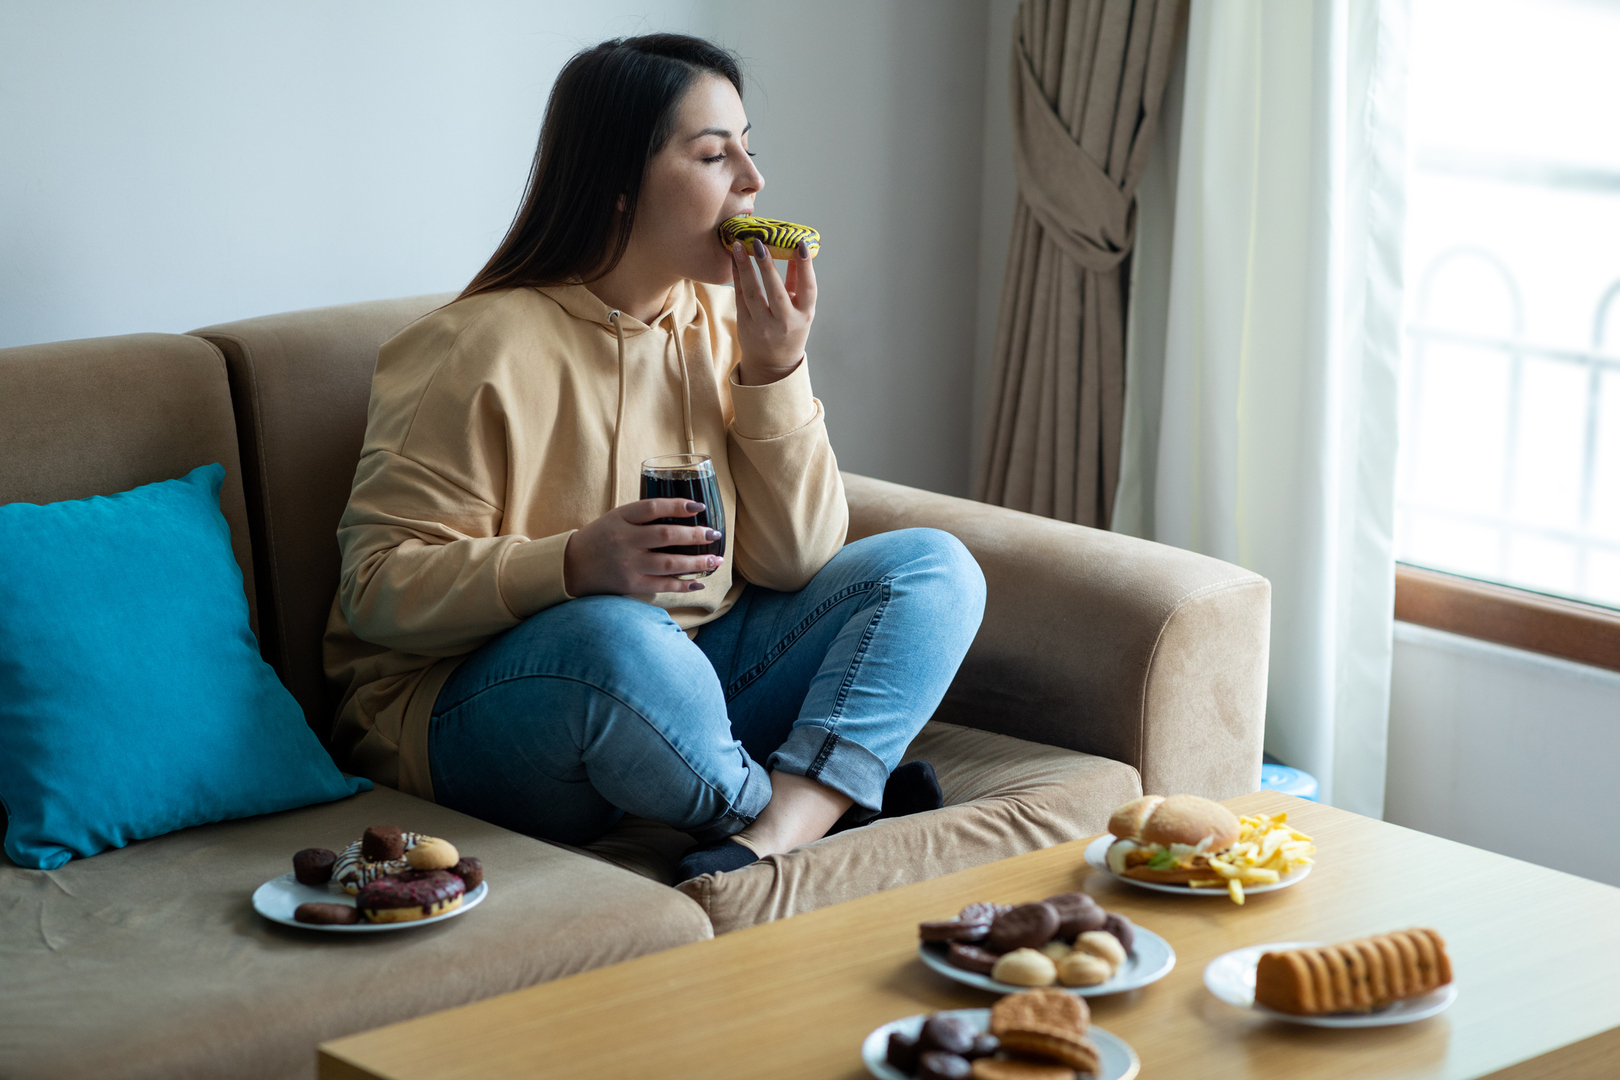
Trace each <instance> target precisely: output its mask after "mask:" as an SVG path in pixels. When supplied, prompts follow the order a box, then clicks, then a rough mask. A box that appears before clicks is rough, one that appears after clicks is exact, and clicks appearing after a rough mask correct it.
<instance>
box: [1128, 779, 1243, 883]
mask: <svg viewBox="0 0 1620 1080" xmlns="http://www.w3.org/2000/svg"><path fill="white" fill-rule="evenodd" d="M1108 831H1109V832H1111V833H1113V834H1114V836H1115V837H1116V839H1115V840H1114V842H1113V843H1112V844H1110V845H1109V847H1108V869H1110V870H1112V871H1113V872H1114V873H1116V874H1119V875H1120V876H1121V877H1129V878H1138V879H1140V880H1142V881H1159V882H1164V883H1165V884H1180V885H1185V884H1186V883H1187V882H1189V881H1193V880H1196V879H1199V878H1209V877H1211V876H1213V875H1214V871H1213V870H1211V869H1210V866H1209V857H1210V856H1211V855H1219V854H1220V853H1222V852H1223V851H1225V850H1226V849H1227V848H1229V847H1231V846H1232V845H1233V844H1235V843H1237V840H1238V835H1239V833H1240V832H1241V831H1242V826H1241V825H1240V824H1239V823H1238V819H1237V815H1235V814H1233V813H1232V811H1230V810H1228V809H1227V808H1226V807H1224V806H1222V805H1221V804H1220V803H1218V802H1212V801H1211V800H1209V799H1201V798H1199V797H1198V796H1197V795H1171V796H1170V797H1168V798H1166V797H1165V796H1163V795H1147V796H1144V797H1143V798H1140V799H1133V800H1131V801H1130V802H1128V803H1126V804H1125V805H1124V806H1122V807H1120V808H1119V809H1118V810H1115V811H1114V815H1113V816H1112V817H1110V818H1109V819H1108Z"/></svg>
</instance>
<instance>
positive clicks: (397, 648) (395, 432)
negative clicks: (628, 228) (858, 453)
mask: <svg viewBox="0 0 1620 1080" xmlns="http://www.w3.org/2000/svg"><path fill="white" fill-rule="evenodd" d="M618 322H619V328H620V329H622V335H623V336H622V339H621V338H620V336H619V331H618V330H616V329H615V326H614V322H613V321H612V320H610V318H609V310H608V308H607V306H606V305H605V304H603V303H602V301H601V300H599V299H597V297H596V296H595V295H594V294H593V293H591V292H590V290H588V289H586V288H584V287H583V286H578V285H573V286H561V287H556V288H545V289H528V288H524V289H509V290H503V291H500V292H494V293H485V294H482V295H479V296H474V297H470V298H468V299H466V300H458V301H456V302H455V303H452V304H449V305H447V306H446V307H443V308H440V309H438V310H437V311H434V312H432V313H430V314H428V315H426V316H424V317H423V318H421V319H418V320H417V321H416V322H414V323H412V324H411V325H410V326H408V327H406V328H405V329H404V330H402V331H401V332H400V333H399V334H397V335H396V336H395V337H394V338H392V339H391V340H390V341H388V342H387V343H386V344H384V345H383V347H382V349H381V351H380V352H379V354H378V357H377V371H376V374H375V376H374V377H373V378H372V384H371V404H370V408H369V411H368V414H367V419H366V439H365V444H364V446H363V448H362V450H361V455H360V463H359V465H358V466H357V467H356V469H355V474H354V487H353V489H352V491H351V493H350V495H349V505H348V507H347V509H345V510H344V512H343V519H342V521H341V522H340V523H339V525H338V546H339V547H340V548H341V549H342V552H343V571H342V577H341V579H340V582H339V585H338V593H337V597H336V598H335V599H334V601H333V603H332V613H331V616H330V618H329V619H328V622H327V629H326V642H325V657H326V673H327V676H328V678H330V679H331V680H332V682H333V684H334V687H335V689H336V690H337V691H338V692H339V693H341V695H342V704H341V706H340V707H339V711H338V718H337V726H336V728H335V729H334V732H333V750H334V751H335V753H336V754H337V756H338V760H339V761H340V762H343V763H345V764H346V765H347V766H348V767H349V768H350V769H352V770H354V771H355V772H357V773H360V774H361V775H363V776H367V777H370V778H371V779H372V780H375V781H377V782H378V783H382V784H387V785H389V786H391V787H397V788H399V789H400V790H402V791H405V792H408V793H409V794H412V795H419V796H422V797H424V798H432V797H433V784H432V780H431V776H430V773H429V771H428V753H427V748H428V738H427V729H428V718H429V716H430V715H431V713H432V709H433V702H434V699H435V698H436V697H437V696H438V693H439V690H440V688H441V687H442V686H443V685H444V682H445V679H446V678H447V677H448V676H449V674H450V672H451V671H452V670H453V669H454V667H455V665H456V664H457V663H458V662H459V661H460V659H461V658H463V657H464V656H466V654H467V653H469V652H471V651H473V650H474V649H476V648H477V647H478V646H480V645H482V644H483V643H484V642H485V641H488V640H489V639H490V638H491V637H493V636H494V635H496V634H499V633H500V632H501V631H503V630H506V629H509V628H510V627H513V626H515V625H517V624H518V623H519V622H521V621H522V620H524V619H526V618H528V617H529V616H530V615H533V614H535V613H536V612H539V611H543V610H545V609H546V608H548V607H551V606H552V605H553V604H560V603H563V602H564V601H566V600H569V599H571V597H570V596H569V595H568V593H567V591H566V590H565V589H564V588H563V549H564V547H565V546H566V545H567V543H568V538H569V536H570V535H572V533H573V531H574V530H576V529H578V528H580V527H581V526H583V525H586V524H588V523H589V522H591V521H594V520H595V519H596V518H598V517H600V516H602V515H603V514H605V513H606V512H607V511H609V510H611V509H612V508H613V507H615V506H620V505H623V504H624V503H627V502H634V501H635V500H636V499H638V498H640V466H641V462H642V461H643V460H645V459H647V458H650V457H659V456H662V455H665V454H680V453H687V452H689V450H694V451H695V452H697V453H700V454H708V455H709V456H711V457H712V458H713V459H714V465H715V472H716V474H717V478H718V480H719V483H720V491H721V494H722V496H723V497H724V500H725V504H726V519H727V526H728V528H727V531H726V532H727V539H726V544H727V551H726V560H725V562H723V563H722V564H721V566H720V569H718V570H716V571H715V572H714V574H713V575H712V576H711V577H709V578H708V579H707V580H706V582H705V584H706V585H707V586H708V587H707V589H706V590H705V591H703V592H699V593H695V594H694V593H659V594H658V595H656V596H642V597H638V599H642V600H645V601H647V602H648V603H650V604H655V605H657V606H658V607H662V608H665V609H667V610H668V611H669V613H670V614H671V616H673V617H674V619H675V621H676V622H677V623H679V624H680V625H681V626H683V627H686V628H688V629H691V628H694V627H698V626H701V625H703V624H704V623H706V622H709V621H711V620H713V619H716V618H719V617H720V616H721V615H723V614H724V613H725V612H726V611H727V610H728V609H729V608H730V607H731V605H732V604H733V603H734V602H735V601H736V599H737V596H738V594H739V593H740V592H741V590H742V588H743V584H744V580H745V579H746V580H747V581H751V582H754V583H756V584H759V585H763V586H765V587H767V588H771V589H777V590H781V591H792V590H797V589H800V588H803V587H804V585H805V584H806V583H807V582H809V580H810V579H811V578H812V577H813V576H814V575H815V574H816V572H817V571H818V570H820V569H821V568H822V567H823V566H824V565H826V563H827V560H828V559H830V558H832V557H833V555H834V554H836V553H837V552H838V549H839V548H840V547H841V546H842V544H843V542H844V534H845V532H846V529H847V525H848V508H847V506H846V505H845V502H844V489H843V483H842V481H841V480H840V479H839V475H838V465H837V462H836V460H835V459H834V457H833V452H832V447H831V446H830V445H829V444H828V442H827V430H826V426H825V425H824V423H823V421H822V410H821V403H820V402H819V401H817V400H816V399H815V398H813V397H812V396H811V394H810V376H809V373H808V372H807V370H806V365H805V364H803V363H801V364H800V365H799V367H798V368H797V369H795V370H794V372H793V373H792V374H790V375H788V376H786V377H785V378H783V379H781V380H780V381H778V382H775V383H772V384H770V385H768V386H742V385H740V384H739V383H738V382H737V381H736V380H735V377H734V372H735V369H736V366H737V362H738V359H739V357H740V350H739V346H738V343H737V319H736V301H735V297H734V296H733V294H732V291H731V289H729V288H725V287H721V286H710V285H697V284H694V283H692V282H683V283H682V284H681V285H679V286H678V287H677V288H676V289H675V290H674V292H673V293H672V294H671V296H670V300H669V302H668V303H667V305H666V306H665V309H664V311H663V312H661V313H660V314H659V316H658V317H657V318H656V319H655V320H653V324H652V325H651V326H648V325H646V324H645V323H642V322H640V321H638V320H636V319H634V318H632V317H630V316H628V315H621V316H620V318H619V320H618Z"/></svg>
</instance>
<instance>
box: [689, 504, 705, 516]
mask: <svg viewBox="0 0 1620 1080" xmlns="http://www.w3.org/2000/svg"><path fill="white" fill-rule="evenodd" d="M702 510H703V504H702V503H700V502H689V503H687V504H686V512H687V513H688V514H697V513H701V512H702Z"/></svg>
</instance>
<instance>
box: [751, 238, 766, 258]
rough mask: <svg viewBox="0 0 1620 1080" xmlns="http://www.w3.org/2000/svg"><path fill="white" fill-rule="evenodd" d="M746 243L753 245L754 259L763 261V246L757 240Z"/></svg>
mask: <svg viewBox="0 0 1620 1080" xmlns="http://www.w3.org/2000/svg"><path fill="white" fill-rule="evenodd" d="M748 242H749V244H751V245H753V252H754V257H755V258H756V259H763V258H764V257H765V245H764V244H762V243H760V242H759V241H758V240H750V241H748Z"/></svg>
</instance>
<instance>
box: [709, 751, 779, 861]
mask: <svg viewBox="0 0 1620 1080" xmlns="http://www.w3.org/2000/svg"><path fill="white" fill-rule="evenodd" d="M739 752H740V751H739ZM742 757H743V761H744V762H745V763H746V764H747V767H748V775H747V776H746V777H744V778H743V785H742V790H741V791H739V792H737V798H736V799H735V800H734V801H733V802H732V804H731V805H730V806H729V807H727V808H726V812H725V813H723V814H721V815H720V816H719V817H718V818H716V819H715V820H713V821H711V822H709V824H707V825H704V826H703V827H701V828H697V829H692V830H690V832H691V836H692V839H694V840H696V841H697V842H698V843H700V844H712V843H715V842H716V841H718V840H724V839H725V838H726V837H728V836H736V835H737V834H738V833H740V832H742V831H743V829H745V828H747V827H748V826H749V825H751V824H753V822H754V819H755V818H757V817H759V815H760V812H761V811H763V810H764V809H765V805H766V804H767V803H769V802H770V801H771V774H770V773H769V772H767V771H766V769H765V766H763V765H761V764H760V763H759V762H757V761H755V760H754V759H753V758H751V757H749V756H748V755H747V754H743V755H742Z"/></svg>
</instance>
